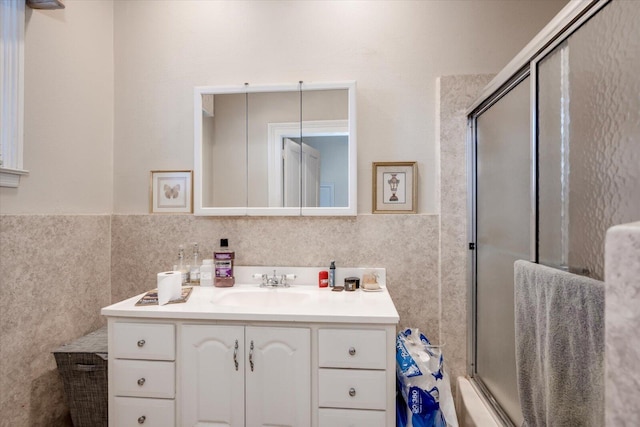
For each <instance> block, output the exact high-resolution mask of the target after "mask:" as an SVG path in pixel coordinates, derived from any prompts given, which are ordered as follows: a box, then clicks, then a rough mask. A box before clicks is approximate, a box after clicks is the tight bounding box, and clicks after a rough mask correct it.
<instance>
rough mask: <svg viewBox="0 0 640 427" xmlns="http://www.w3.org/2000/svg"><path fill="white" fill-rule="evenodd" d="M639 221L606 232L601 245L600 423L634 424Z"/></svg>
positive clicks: (638, 373) (639, 353)
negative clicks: (602, 383)
mask: <svg viewBox="0 0 640 427" xmlns="http://www.w3.org/2000/svg"><path fill="white" fill-rule="evenodd" d="M639 277H640V222H634V223H631V224H624V225H617V226H615V227H612V228H610V229H609V230H608V231H607V239H606V243H605V292H606V293H605V315H604V318H605V350H604V354H605V421H606V425H607V426H638V425H640V405H638V402H640V334H639V333H638V330H640V310H638V297H640V280H639V279H638V278H639Z"/></svg>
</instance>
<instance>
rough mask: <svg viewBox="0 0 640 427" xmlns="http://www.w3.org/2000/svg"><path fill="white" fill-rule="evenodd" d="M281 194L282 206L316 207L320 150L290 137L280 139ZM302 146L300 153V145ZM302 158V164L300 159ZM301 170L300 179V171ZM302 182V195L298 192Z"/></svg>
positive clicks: (318, 189)
mask: <svg viewBox="0 0 640 427" xmlns="http://www.w3.org/2000/svg"><path fill="white" fill-rule="evenodd" d="M282 145H283V147H282V171H283V174H282V176H283V179H282V186H283V187H282V194H283V196H284V201H283V204H284V207H296V206H300V198H301V197H302V200H303V201H304V202H303V204H302V206H305V207H317V206H319V202H320V151H319V150H316V149H315V148H313V147H311V146H310V145H307V144H305V143H304V142H303V143H302V144H300V142H298V141H295V140H294V139H292V138H284V139H283V141H282ZM301 146H302V155H300V147H301ZM301 158H302V166H301V165H300V159H301ZM301 171H302V179H301V178H300V172H301ZM300 183H302V195H301V194H300Z"/></svg>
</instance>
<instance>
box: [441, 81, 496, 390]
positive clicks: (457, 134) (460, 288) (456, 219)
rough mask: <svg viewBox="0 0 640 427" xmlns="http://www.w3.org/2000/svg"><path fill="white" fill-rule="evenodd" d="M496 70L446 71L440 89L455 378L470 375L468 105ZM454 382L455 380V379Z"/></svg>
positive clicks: (448, 326) (450, 363) (446, 276)
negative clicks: (478, 72) (452, 73)
mask: <svg viewBox="0 0 640 427" xmlns="http://www.w3.org/2000/svg"><path fill="white" fill-rule="evenodd" d="M492 77H493V76H492V75H470V76H446V77H441V78H440V79H439V84H440V86H439V92H440V97H439V101H440V183H441V184H440V212H441V214H440V239H441V240H440V274H441V277H440V287H441V293H442V294H441V298H442V305H441V310H442V316H441V317H440V337H441V340H442V342H443V343H444V344H445V347H444V350H443V351H444V355H445V360H446V363H447V367H448V371H449V375H450V376H451V378H452V379H454V378H455V377H457V376H459V375H465V374H466V363H467V321H468V317H467V303H468V295H467V288H468V286H469V285H468V270H467V268H468V256H469V255H468V253H469V251H468V248H467V243H468V237H467V223H468V221H467V216H468V214H467V172H466V170H467V165H466V144H465V141H466V132H467V119H466V109H467V108H468V107H469V106H470V105H471V104H472V102H473V101H474V100H475V98H476V97H477V96H478V94H479V93H480V91H481V90H482V88H484V87H485V86H486V85H487V84H488V83H489V81H490V80H491V78H492ZM452 383H454V381H452Z"/></svg>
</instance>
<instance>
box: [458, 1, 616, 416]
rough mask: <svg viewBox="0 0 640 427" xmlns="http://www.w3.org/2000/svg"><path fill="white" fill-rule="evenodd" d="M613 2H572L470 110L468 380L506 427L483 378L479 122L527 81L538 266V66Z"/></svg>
mask: <svg viewBox="0 0 640 427" xmlns="http://www.w3.org/2000/svg"><path fill="white" fill-rule="evenodd" d="M612 1H613V0H581V1H571V2H569V4H567V6H565V7H564V8H563V9H562V10H561V11H560V13H558V15H557V16H556V17H555V18H554V19H553V20H552V21H551V22H550V23H549V24H548V25H547V26H545V27H544V28H543V29H542V31H541V32H540V33H539V34H538V35H537V36H536V37H535V38H534V39H533V40H532V41H531V42H530V43H529V44H528V45H527V46H526V47H525V48H524V49H523V50H522V51H521V52H520V53H519V54H518V55H517V56H516V57H515V58H514V59H513V60H512V61H511V62H510V63H509V64H507V66H506V67H505V68H504V69H503V70H502V71H500V73H498V74H497V75H496V77H495V78H494V79H493V80H492V81H491V82H490V83H489V84H488V85H487V87H486V88H485V89H484V90H483V91H482V93H481V94H480V96H479V97H478V98H477V99H476V101H475V102H474V103H473V104H472V105H471V106H470V107H469V108H468V109H467V111H466V113H467V142H466V144H467V150H466V151H467V194H468V197H467V212H468V218H469V221H468V230H467V235H468V239H469V256H468V259H467V262H468V268H467V271H468V280H467V283H468V291H469V294H468V295H469V296H470V297H469V298H468V306H467V313H469V316H467V319H468V324H467V331H468V334H467V337H468V339H467V355H468V360H467V374H468V375H469V377H470V379H471V384H472V385H473V386H474V387H475V388H476V390H477V391H478V393H479V394H480V395H481V396H482V397H483V398H484V399H485V400H486V402H487V403H488V404H489V406H490V407H491V408H492V409H493V412H494V416H495V417H496V418H497V420H498V421H499V422H500V423H502V424H503V425H505V426H514V423H513V422H512V421H511V419H510V418H509V416H508V415H507V413H506V412H505V411H504V410H503V408H502V407H501V405H500V403H499V402H498V401H497V400H496V399H495V398H494V397H493V395H492V394H491V392H490V391H489V389H488V388H487V386H486V385H485V384H484V382H483V380H482V377H481V376H480V375H479V374H478V372H477V323H478V322H477V289H476V284H477V251H476V250H475V249H476V248H477V233H476V232H477V227H476V221H477V216H476V213H477V209H476V207H477V204H476V203H477V200H476V195H477V162H476V161H477V150H476V148H477V119H478V117H479V116H480V115H481V114H482V113H484V112H485V111H487V110H488V109H489V108H491V107H492V106H493V105H494V104H495V103H497V102H498V101H499V100H500V99H502V97H503V96H505V95H506V94H507V93H509V92H510V91H511V89H513V88H515V87H516V86H517V85H518V84H521V82H522V81H523V80H525V79H526V78H527V77H530V79H529V85H530V91H529V93H530V96H529V106H530V123H529V131H530V132H529V147H530V156H531V157H530V159H531V163H530V167H531V169H530V174H529V175H530V203H531V206H530V209H529V212H530V242H531V245H530V261H532V262H538V188H537V183H538V160H537V157H538V117H537V111H538V73H537V69H538V63H539V62H540V61H542V60H543V59H544V58H545V57H546V56H547V55H548V54H549V53H550V52H551V51H553V50H554V49H555V48H556V47H558V46H559V45H560V44H561V43H562V42H564V41H565V40H567V39H568V38H569V37H570V36H571V34H573V33H574V32H575V31H577V30H578V29H579V28H580V27H581V26H582V25H583V24H585V23H586V22H587V21H588V20H589V19H590V18H591V17H593V16H594V15H596V14H597V13H598V12H599V11H600V10H601V9H602V8H603V7H604V6H606V5H607V4H609V3H611V2H612Z"/></svg>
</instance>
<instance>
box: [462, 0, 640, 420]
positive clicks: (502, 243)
mask: <svg viewBox="0 0 640 427" xmlns="http://www.w3.org/2000/svg"><path fill="white" fill-rule="evenodd" d="M576 7H577V6H576ZM639 22H640V1H636V0H611V1H609V2H607V1H605V0H602V1H598V2H592V3H590V4H589V5H588V7H586V6H585V8H584V9H582V10H580V11H578V12H576V14H575V16H570V17H568V18H567V22H565V23H564V24H563V25H559V24H558V25H557V26H556V27H557V28H563V30H557V31H558V33H557V34H555V35H553V36H552V37H550V38H548V39H544V38H543V39H542V40H543V41H542V42H541V45H540V46H539V47H537V49H538V50H532V51H531V56H530V57H528V59H527V60H526V62H524V63H522V64H519V65H518V67H517V68H515V69H514V70H512V71H513V73H512V74H511V75H509V74H507V73H503V74H504V75H507V76H508V78H505V81H503V82H501V83H498V84H497V85H496V86H494V89H493V90H494V92H493V93H490V94H488V95H487V96H486V97H485V98H484V99H481V100H479V101H478V102H477V104H475V106H474V107H472V109H471V110H470V113H469V123H470V126H471V130H472V132H471V138H470V142H471V144H470V154H471V158H472V161H471V171H470V175H471V180H472V186H471V187H470V190H471V194H472V200H471V202H472V203H471V206H472V207H473V209H472V217H471V224H472V227H471V233H470V242H471V243H472V245H473V244H475V248H473V246H472V249H475V250H474V252H472V253H473V256H472V259H473V263H472V275H471V282H472V283H471V294H472V300H473V301H472V304H471V305H472V307H473V313H471V316H472V319H473V325H472V339H471V342H470V348H471V353H472V356H471V361H470V367H469V368H470V369H469V371H470V373H471V375H472V376H473V378H474V380H475V382H476V383H477V384H478V386H479V387H480V389H481V390H482V391H483V393H484V394H485V395H486V396H487V397H488V398H489V401H490V402H491V403H492V406H493V407H494V408H495V409H496V411H497V413H498V415H499V416H501V417H502V418H503V421H504V424H505V425H509V424H513V425H521V424H522V421H523V419H522V414H521V411H520V403H519V395H518V390H517V378H516V365H515V325H514V298H513V297H514V279H513V276H514V272H513V263H514V261H516V260H518V259H524V260H531V261H534V262H539V263H543V264H547V265H550V266H552V267H556V268H561V269H565V270H569V271H572V272H575V273H579V274H587V275H589V276H591V277H593V278H596V279H600V280H602V279H604V243H605V235H606V231H607V229H608V228H610V227H611V226H614V225H617V224H621V223H628V222H633V221H638V220H640V74H639V73H638V70H640V25H638V23H639ZM500 84H501V85H502V86H499V85H500Z"/></svg>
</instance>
